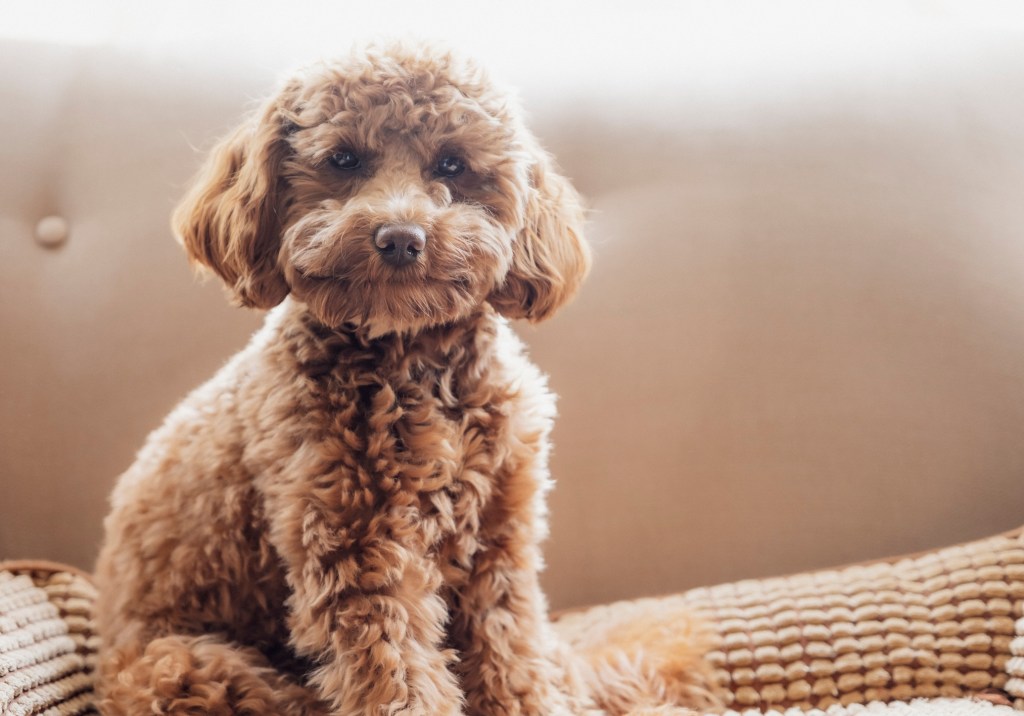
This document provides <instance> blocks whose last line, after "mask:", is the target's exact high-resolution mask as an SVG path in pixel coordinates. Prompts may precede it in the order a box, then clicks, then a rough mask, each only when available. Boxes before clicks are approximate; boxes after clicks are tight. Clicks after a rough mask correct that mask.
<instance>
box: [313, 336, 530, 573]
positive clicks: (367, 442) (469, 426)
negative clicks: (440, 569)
mask: <svg viewBox="0 0 1024 716" xmlns="http://www.w3.org/2000/svg"><path fill="white" fill-rule="evenodd" d="M332 363H333V365H332V366H331V369H330V370H327V371H324V372H322V373H321V374H319V375H313V376H311V378H310V380H309V382H308V386H309V394H308V400H307V401H306V403H307V405H305V406H304V407H303V411H304V412H305V420H304V421H303V422H304V424H305V426H306V427H305V429H304V430H303V434H302V435H301V436H298V437H299V439H300V441H301V442H302V444H303V449H304V450H305V451H306V452H307V453H310V454H312V455H315V460H313V461H312V462H311V463H309V474H307V475H306V476H305V478H306V479H305V480H304V482H305V483H306V485H307V486H308V487H309V488H310V492H311V494H312V496H313V497H314V498H315V499H314V500H313V501H311V503H310V504H311V508H310V509H311V511H312V513H313V515H314V516H313V517H312V520H313V521H315V522H317V523H321V524H323V526H324V527H325V528H326V529H327V530H328V531H329V532H330V536H329V537H326V539H328V541H329V542H331V543H332V544H333V548H334V550H335V551H338V550H340V551H341V552H343V553H348V554H358V553H359V552H360V551H361V550H365V549H366V548H368V547H372V545H373V544H375V543H376V542H377V540H379V539H380V537H381V536H382V535H386V536H387V538H388V540H389V541H391V540H393V541H395V542H397V543H398V544H400V545H402V546H403V547H405V548H407V549H409V550H411V551H412V552H415V553H419V554H437V555H438V556H439V557H442V558H443V559H444V561H446V562H467V561H468V560H469V559H470V558H471V554H472V552H473V551H474V549H475V545H476V543H477V542H476V535H477V533H478V531H479V526H480V524H481V521H482V518H483V515H484V513H485V511H486V510H487V508H488V505H489V502H490V501H491V498H492V496H493V495H494V493H495V489H496V487H497V485H498V483H499V481H500V479H501V475H502V471H503V462H504V459H505V457H506V456H505V452H504V451H503V449H502V446H503V445H505V444H506V443H507V439H506V438H507V431H508V429H509V428H508V419H507V416H508V414H509V411H510V409H511V407H510V403H511V396H510V392H509V391H508V390H507V389H506V388H503V387H502V386H501V385H499V384H498V383H497V382H496V381H494V380H493V378H492V377H491V372H490V371H489V370H488V365H487V363H486V362H485V359H484V358H483V357H481V356H480V355H479V353H478V352H477V351H474V350H467V349H461V350H449V351H447V352H440V351H435V352H430V351H427V350H424V349H422V348H420V347H417V346H415V345H412V346H407V345H406V346H398V347H397V348H396V347H395V346H391V345H384V346H379V345H375V346H371V347H368V348H363V349H359V350H356V349H354V348H352V347H348V349H347V350H346V351H345V352H343V353H341V354H340V355H338V356H337V357H336V358H335V360H334V361H332Z"/></svg>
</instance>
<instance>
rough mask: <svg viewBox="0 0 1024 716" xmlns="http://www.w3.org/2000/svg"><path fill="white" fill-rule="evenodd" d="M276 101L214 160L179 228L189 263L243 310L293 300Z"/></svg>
mask: <svg viewBox="0 0 1024 716" xmlns="http://www.w3.org/2000/svg"><path fill="white" fill-rule="evenodd" d="M278 106H279V100H271V101H270V102H269V103H268V104H267V105H266V106H265V107H264V108H263V109H262V110H261V111H260V112H259V113H258V114H257V115H256V116H254V117H253V118H252V119H250V120H249V121H247V122H246V123H245V124H243V125H242V126H241V127H239V128H238V129H236V130H235V131H234V132H232V133H231V134H230V135H228V136H227V137H225V138H224V139H222V140H221V141H220V143H219V144H218V145H217V146H216V147H215V148H214V150H213V151H212V152H211V153H210V156H209V157H208V158H207V160H206V164H205V165H204V166H203V168H202V169H201V170H200V171H199V174H198V175H197V176H196V178H195V179H194V180H193V183H192V187H191V189H190V190H189V192H188V194H187V195H186V196H185V198H184V199H182V201H181V203H180V204H179V205H178V208H177V209H176V210H175V212H174V216H173V219H172V226H173V229H174V233H175V234H176V235H177V237H178V240H179V241H180V242H181V243H182V245H183V246H184V247H185V250H186V251H187V252H188V256H189V259H190V260H191V261H192V262H194V263H199V264H202V265H204V266H206V267H208V268H210V269H212V270H213V272H214V273H216V274H217V275H218V276H220V277H221V278H222V279H224V281H225V283H227V285H228V287H229V288H231V289H232V291H233V292H234V294H235V297H236V298H237V300H238V302H239V303H241V304H242V305H245V306H252V307H255V308H270V307H271V306H275V305H277V304H278V303H280V302H281V301H282V300H283V299H284V297H285V296H287V295H288V284H287V283H286V282H285V279H284V276H283V274H282V273H281V271H280V269H279V268H278V266H277V256H278V252H279V251H280V234H281V226H280V223H279V220H278V210H279V209H282V208H283V207H281V206H280V205H279V202H280V199H281V197H280V194H281V184H282V181H283V180H282V179H281V171H280V169H281V163H282V161H283V160H284V157H285V155H286V153H287V151H288V145H287V142H286V140H285V128H286V123H285V121H284V119H283V118H282V117H281V115H280V112H279V111H278Z"/></svg>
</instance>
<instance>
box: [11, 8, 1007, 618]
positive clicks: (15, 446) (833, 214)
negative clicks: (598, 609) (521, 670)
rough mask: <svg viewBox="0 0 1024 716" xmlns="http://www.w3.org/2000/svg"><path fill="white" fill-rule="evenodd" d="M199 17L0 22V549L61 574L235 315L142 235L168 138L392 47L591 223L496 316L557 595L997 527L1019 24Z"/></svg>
mask: <svg viewBox="0 0 1024 716" xmlns="http://www.w3.org/2000/svg"><path fill="white" fill-rule="evenodd" d="M228 6H230V7H233V8H234V10H230V9H224V8H221V9H219V10H213V9H210V10H208V11H205V12H203V13H199V14H197V15H195V16H194V17H189V15H188V13H190V12H199V11H197V10H195V9H192V10H189V9H188V8H187V7H186V8H184V9H180V8H179V9H177V10H175V9H173V8H170V7H169V6H168V7H163V6H157V7H158V8H159V9H141V8H136V9H134V10H132V11H128V10H125V11H124V12H125V13H127V14H126V15H124V16H123V17H122V16H120V15H116V13H117V12H120V11H119V10H112V9H111V7H108V6H106V5H103V4H100V5H98V6H97V7H96V8H94V9H93V11H92V12H91V13H87V12H82V11H80V10H78V11H69V12H67V13H63V14H60V15H59V16H57V15H54V16H51V17H47V18H44V19H39V18H37V21H36V22H35V23H34V24H33V22H32V21H31V19H32V18H31V17H29V19H28V20H26V19H24V18H19V17H18V16H17V15H15V16H14V17H13V18H12V19H11V20H10V22H7V23H6V24H5V29H0V47H2V48H3V56H4V58H5V59H4V62H3V63H2V64H0V98H2V99H3V102H4V105H5V106H6V107H7V108H8V109H7V111H5V112H3V113H0V158H2V161H0V235H2V244H0V245H2V246H3V259H4V260H3V261H2V262H0V285H2V286H3V287H4V288H3V292H4V296H5V300H4V301H2V302H0V330H2V333H3V336H4V339H3V341H2V342H0V366H2V367H0V395H2V396H3V400H2V401H0V495H2V499H0V558H24V557H33V558H45V559H50V560H57V561H60V562H62V563H67V564H70V565H72V566H74V567H76V568H78V569H82V570H86V571H87V570H88V569H90V568H91V564H92V560H93V558H94V556H95V553H96V549H97V545H98V541H99V539H100V536H101V521H102V516H103V514H104V513H105V511H106V495H107V494H108V492H109V490H110V488H111V486H112V484H113V481H114V479H115V478H116V475H117V474H118V473H119V472H120V471H121V470H123V469H124V468H125V467H126V466H127V465H128V464H129V462H130V461H131V459H132V455H133V452H134V450H136V449H137V448H138V447H139V446H140V445H141V442H142V440H143V438H144V436H145V434H146V433H147V432H148V431H149V430H151V429H152V428H154V427H155V426H156V425H157V424H158V423H159V421H160V419H161V417H162V416H163V415H164V414H166V412H167V411H168V410H169V409H170V408H171V407H172V406H173V405H174V403H175V402H176V401H177V400H178V399H180V397H182V396H183V395H184V394H185V393H186V392H187V391H188V390H189V389H190V388H191V387H193V386H195V385H196V384H198V383H199V382H200V381H201V380H203V379H204V378H205V377H207V376H208V375H210V374H211V373H212V372H213V371H214V370H215V369H216V368H217V367H218V366H219V365H220V364H221V363H223V361H224V360H226V358H227V357H228V356H230V355H231V354H232V352H234V351H235V350H237V349H238V348H239V347H240V346H241V345H242V344H243V343H244V341H245V339H246V337H247V335H248V334H249V333H251V331H252V330H253V329H254V328H255V327H256V326H257V325H258V324H259V321H260V316H259V315H257V314H255V313H252V312H246V311H244V310H241V309H233V308H231V307H229V306H228V305H227V304H226V302H225V300H224V297H223V294H222V292H221V291H220V289H219V288H218V286H217V285H216V284H214V283H212V282H211V283H207V284H197V282H196V281H195V280H194V277H193V276H192V275H191V273H190V271H189V269H188V267H187V266H186V262H185V260H184V258H183V256H182V252H181V251H180V249H179V248H178V247H177V246H176V245H175V243H174V241H173V239H172V238H171V236H170V232H169V229H168V216H169V213H170V210H171V208H172V207H173V205H174V202H175V200H176V199H177V198H178V197H179V196H180V195H181V193H182V188H183V186H184V184H185V182H186V181H187V179H188V177H189V176H190V174H191V173H192V172H193V171H194V170H195V168H196V167H197V166H198V163H199V159H200V156H201V153H202V150H203V149H204V148H206V147H208V146H209V145H210V144H211V142H212V141H213V140H214V139H215V138H216V137H217V136H219V135H220V134H222V133H223V132H224V131H226V130H227V129H228V128H229V127H231V126H232V125H233V124H234V123H235V122H236V121H237V119H238V117H239V116H240V115H241V113H242V112H243V111H244V110H245V109H246V108H250V107H252V106H253V104H254V100H255V99H256V98H258V97H260V96H262V95H264V94H266V93H267V92H269V91H270V89H271V88H272V86H273V84H274V81H275V76H276V74H277V73H278V72H280V71H282V70H284V69H287V68H288V67H289V66H291V65H294V64H295V63H297V62H302V61H308V60H310V59H313V58H315V57H316V56H318V55H320V54H326V53H329V52H331V51H334V48H343V47H347V45H348V44H349V43H350V42H351V41H352V40H354V39H359V38H363V37H367V36H372V35H374V34H376V33H381V32H389V31H391V30H393V29H394V27H395V26H397V27H398V29H399V30H401V31H408V30H415V31H417V32H418V33H420V34H426V35H428V36H430V35H434V36H440V37H442V39H447V40H449V41H451V40H452V39H453V38H454V42H455V44H458V45H460V46H463V47H465V49H467V50H468V51H470V52H471V53H473V54H477V55H479V56H481V57H482V58H483V59H484V60H485V62H487V64H489V65H490V66H492V67H493V68H495V70H496V72H497V73H498V74H500V75H501V76H502V77H503V78H504V79H506V80H507V81H509V82H511V83H512V84H515V85H517V86H518V87H520V88H521V94H522V97H523V101H524V104H525V105H526V106H527V107H528V108H529V110H530V112H531V114H532V116H533V126H534V129H535V130H536V132H537V133H538V135H539V136H540V137H541V138H542V140H543V141H544V143H545V145H546V146H547V147H549V148H550V149H551V150H552V151H553V152H554V153H555V154H556V156H557V157H558V159H559V161H560V163H561V165H562V167H563V169H564V170H565V172H566V173H567V174H568V175H570V176H572V177H573V178H574V180H575V181H576V183H577V185H578V186H579V187H580V188H581V190H582V191H583V193H584V194H585V195H586V196H587V197H588V201H589V204H590V207H591V220H590V239H591V241H592V243H593V245H594V248H595V256H596V263H595V269H594V272H593V275H592V277H591V280H590V281H589V283H588V284H587V285H586V286H585V288H584V291H583V292H582V294H581V295H580V297H579V299H578V300H577V301H576V302H575V303H574V304H573V305H572V306H570V307H569V308H568V309H566V310H565V311H564V312H563V313H562V314H560V315H559V316H557V317H556V318H555V319H554V320H552V321H550V322H549V323H546V324H543V325H540V326H537V327H531V326H521V327H520V329H521V334H522V335H523V337H524V338H525V339H526V341H527V343H528V344H529V345H530V347H531V352H532V355H533V358H534V360H535V361H536V362H537V363H538V364H539V365H541V366H542V367H543V369H544V370H545V371H547V372H548V373H549V374H550V376H551V383H552V386H553V387H554V389H555V391H556V392H557V393H558V394H559V395H560V412H561V416H560V419H559V422H558V426H557V428H556V432H555V442H556V450H555V453H554V456H553V471H554V473H555V475H556V477H557V479H558V482H559V485H558V488H557V489H556V490H555V492H554V494H553V495H552V498H551V507H552V515H553V516H552V533H551V539H550V541H549V544H548V546H547V550H546V555H547V562H548V570H547V572H546V575H545V586H546V589H547V591H548V593H549V596H550V599H551V603H552V606H553V607H555V608H567V607H571V606H575V605H581V604H598V603H605V602H609V601H613V600H619V599H629V598H634V597H637V596H640V595H650V594H668V593H675V592H681V591H683V590H687V589H692V588H695V587H698V586H700V585H707V584H716V583H723V582H732V581H734V580H738V579H743V578H760V577H768V576H770V575H775V574H785V573H793V572H800V571H805V570H813V569H820V568H825V567H828V566H830V565H836V564H843V563H847V562H851V561H858V560H865V559H871V558H876V557H880V556H884V555H890V554H900V553H909V552H914V551H918V550H923V549H929V548H933V547H937V546H939V545H944V544H952V543H956V542H963V541H969V540H973V539H977V538H982V537H985V536H986V535H990V534H993V533H995V532H997V531H1001V530H1007V529H1011V528H1013V527H1015V526H1016V525H1018V524H1019V523H1020V522H1021V521H1022V520H1021V514H1022V512H1024V491H1022V490H1021V489H1020V487H1019V485H1020V480H1021V476H1022V473H1024V440H1021V437H1020V434H1021V426H1022V425H1024V360H1022V358H1024V241H1021V226H1024V202H1021V201H1020V187H1021V186H1024V125H1022V124H1021V122H1020V121H1019V118H1020V117H1021V116H1024V55H1021V53H1020V52H1019V47H1020V46H1021V40H1022V38H1024V29H1022V28H1024V21H1022V18H1021V13H1020V11H1018V10H1016V9H1015V8H1013V7H1011V6H1008V5H998V6H995V5H993V6H989V5H986V6H984V7H978V8H976V9H975V10H971V9H970V8H965V7H946V6H938V5H936V6H924V5H919V4H915V3H911V2H905V3H898V2H897V3H892V4H889V5H888V6H887V9H885V10H883V9H882V8H881V7H872V8H858V7H857V5H856V4H844V3H838V4H835V5H833V6H831V7H830V8H828V9H825V8H821V7H818V6H814V5H810V4H800V3H788V4H787V3H779V4H778V5H776V6H773V7H771V8H768V7H766V6H761V5H758V4H756V3H749V2H733V3H725V4H722V5H719V6H718V9H717V10H710V9H707V8H706V7H704V6H698V5H697V4H681V5H679V6H678V7H677V8H676V9H675V10H671V11H669V10H667V9H665V8H655V7H654V6H650V5H647V4H644V3H639V4H636V5H635V6H634V5H633V4H630V7H626V6H623V7H617V8H615V7H609V8H606V9H605V12H603V13H584V8H583V6H582V5H581V4H579V3H572V2H567V3H555V4H552V5H550V6H548V7H547V8H546V9H544V10H541V9H539V8H532V7H527V8H523V9H520V10H515V9H513V8H498V7H495V8H493V9H491V10H489V12H492V13H493V15H494V16H493V17H490V18H488V21H487V22H484V23H481V22H479V19H480V18H479V16H478V15H477V13H478V12H480V11H479V10H478V9H477V8H476V7H475V6H474V5H472V4H470V3H466V2H455V3H452V4H451V6H450V7H449V8H448V11H447V14H446V13H445V12H442V11H436V12H435V11H430V10H425V9H423V8H417V7H416V6H413V5H412V4H397V5H389V4H386V3H385V4H381V6H380V7H378V8H376V9H374V8H369V7H368V8H362V9H354V8H348V9H347V10H345V11H344V12H343V11H342V10H341V9H340V7H334V6H333V5H330V4H328V3H322V2H320V3H307V4H305V5H304V4H301V3H300V4H298V5H296V6H295V10H296V11H295V12H290V13H287V14H280V15H278V16H276V17H275V16H263V15H261V14H260V13H259V12H256V11H253V13H252V14H251V16H250V17H248V20H247V23H248V24H246V27H247V28H248V29H247V30H246V31H245V32H240V31H236V24H235V19H236V15H235V14H233V13H234V12H235V11H236V10H237V11H240V8H242V6H241V5H238V6H234V5H231V4H227V5H226V6H225V7H228ZM302 8H313V9H315V13H314V14H312V15H310V16H307V17H305V18H304V17H303V13H302V12H301V9H302ZM40 12H41V11H40ZM75 12H79V13H81V14H80V15H77V16H76V14H75ZM25 13H26V17H28V15H30V14H31V11H29V10H25ZM175 13H178V14H175ZM40 18H42V16H41V15H40ZM175 23H177V24H175ZM90 33H92V34H90ZM610 46H614V47H616V48H618V51H617V52H615V53H610V52H608V48H609V47H610ZM46 219H48V221H44V220H46Z"/></svg>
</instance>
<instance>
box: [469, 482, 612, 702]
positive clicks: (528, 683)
mask: <svg viewBox="0 0 1024 716" xmlns="http://www.w3.org/2000/svg"><path fill="white" fill-rule="evenodd" d="M499 499H500V498H499ZM489 512H490V513H491V514H490V516H489V517H490V520H488V521H490V522H491V525H490V526H489V527H488V526H487V525H485V532H484V534H483V535H482V537H483V539H482V542H483V543H484V544H485V545H486V546H485V547H484V548H483V549H482V550H481V551H479V552H477V553H476V555H475V556H474V558H473V567H472V569H471V571H470V574H469V575H468V578H467V581H466V583H465V584H464V585H462V586H461V588H459V589H457V590H456V592H455V595H456V596H455V597H454V601H455V603H454V604H453V611H454V613H453V616H452V623H451V625H450V627H449V629H450V631H451V635H452V641H453V643H454V644H455V645H456V646H457V648H458V649H459V657H460V659H459V663H458V666H457V670H458V672H459V675H460V678H461V681H462V686H463V689H464V690H465V693H466V704H467V709H466V710H467V712H468V713H469V714H472V715H473V716H511V715H513V714H514V715H516V716H519V715H522V716H527V715H528V716H540V715H541V714H545V715H555V714H557V715H558V716H564V715H566V714H574V715H576V716H579V714H586V713H597V712H596V710H594V706H593V704H592V702H591V701H590V699H589V698H588V697H587V695H586V694H585V693H584V687H583V685H582V684H581V682H580V681H579V679H578V678H576V675H575V670H574V668H573V665H572V663H571V658H572V657H571V655H570V654H568V652H567V650H566V649H565V647H564V646H563V645H562V644H560V643H559V642H558V640H557V637H556V636H555V634H554V633H553V630H552V628H551V625H550V623H549V621H548V617H547V604H546V600H545V598H544V595H543V593H542V591H541V587H540V583H539V580H538V573H537V572H538V568H539V564H540V554H539V550H538V546H537V536H536V535H535V534H534V530H535V528H534V523H533V520H532V519H531V515H529V514H524V513H523V508H522V506H520V507H519V508H517V509H516V510H512V511H511V512H506V511H505V510H504V509H500V508H499V509H497V510H491V511H489Z"/></svg>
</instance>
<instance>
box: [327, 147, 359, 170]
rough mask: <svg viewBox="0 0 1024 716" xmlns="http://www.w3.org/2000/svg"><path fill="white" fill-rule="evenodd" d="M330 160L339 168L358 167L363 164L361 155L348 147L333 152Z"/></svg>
mask: <svg viewBox="0 0 1024 716" xmlns="http://www.w3.org/2000/svg"><path fill="white" fill-rule="evenodd" d="M330 162H331V164H333V165H334V166H336V167H338V169H358V168H359V167H360V166H362V162H361V161H360V160H359V157H357V156H356V155H355V154H354V153H352V152H350V151H348V150H347V149H344V150H342V151H340V152H335V153H334V154H332V155H331V158H330Z"/></svg>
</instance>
